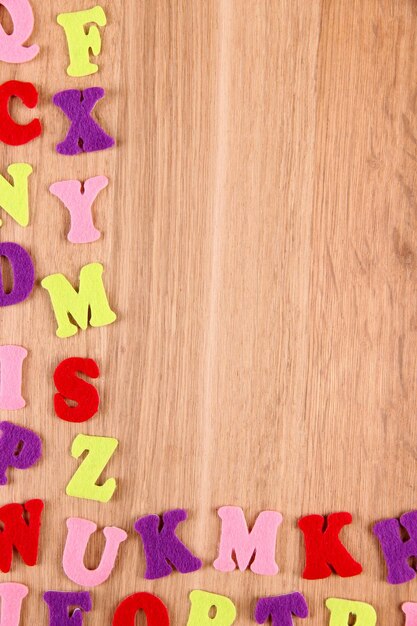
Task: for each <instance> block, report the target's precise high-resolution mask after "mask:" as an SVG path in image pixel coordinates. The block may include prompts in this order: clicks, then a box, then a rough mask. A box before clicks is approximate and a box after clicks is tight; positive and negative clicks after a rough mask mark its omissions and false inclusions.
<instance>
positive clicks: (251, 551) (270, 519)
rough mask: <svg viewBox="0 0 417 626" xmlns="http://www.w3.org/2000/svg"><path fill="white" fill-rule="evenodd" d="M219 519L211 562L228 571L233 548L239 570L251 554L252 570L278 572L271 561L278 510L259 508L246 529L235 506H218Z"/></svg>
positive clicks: (267, 572) (278, 523) (232, 564)
mask: <svg viewBox="0 0 417 626" xmlns="http://www.w3.org/2000/svg"><path fill="white" fill-rule="evenodd" d="M218 515H219V517H220V518H221V520H222V533H221V539H220V548H219V556H218V558H217V559H216V560H215V561H214V563H213V565H214V567H215V568H216V569H218V570H220V571H221V572H231V571H233V570H234V569H235V568H236V563H235V562H234V561H233V559H232V554H233V552H234V553H235V554H236V561H237V564H238V567H239V569H240V571H243V570H245V569H246V568H247V567H248V565H249V562H250V560H251V558H252V556H253V555H255V558H254V560H253V563H252V564H251V566H250V569H251V570H252V572H255V574H265V575H272V574H276V573H277V572H278V565H277V564H276V562H275V544H276V539H277V530H278V526H279V525H280V524H281V522H282V515H281V513H277V512H276V511H262V512H261V513H260V514H259V515H258V517H257V519H256V522H255V525H254V527H253V528H252V530H251V531H250V532H249V530H248V527H247V524H246V520H245V516H244V514H243V511H242V509H241V508H240V507H238V506H222V507H221V508H220V509H219V510H218Z"/></svg>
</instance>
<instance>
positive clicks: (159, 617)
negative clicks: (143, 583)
mask: <svg viewBox="0 0 417 626" xmlns="http://www.w3.org/2000/svg"><path fill="white" fill-rule="evenodd" d="M139 611H143V612H144V613H145V616H146V623H147V626H169V615H168V611H167V608H166V606H165V604H164V603H163V602H162V600H160V599H159V598H158V597H157V596H154V595H153V594H151V593H146V592H142V593H134V594H132V595H131V596H128V597H127V598H125V599H124V600H123V601H122V602H121V603H120V604H119V606H118V607H117V609H116V611H115V613H114V617H113V626H135V623H136V613H138V612H139Z"/></svg>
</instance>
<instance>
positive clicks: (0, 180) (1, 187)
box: [0, 163, 33, 227]
mask: <svg viewBox="0 0 417 626" xmlns="http://www.w3.org/2000/svg"><path fill="white" fill-rule="evenodd" d="M32 172H33V170H32V167H31V166H30V165H29V164H28V163H12V164H11V165H9V167H8V168H7V173H8V174H9V176H11V177H12V179H13V185H12V184H11V183H9V181H8V180H6V179H5V178H4V176H1V175H0V206H1V207H2V208H3V209H4V210H5V211H6V213H8V214H9V215H10V217H12V218H13V219H14V220H15V222H17V223H18V224H19V226H23V227H25V226H27V225H28V224H29V190H28V187H29V184H28V179H29V176H30V175H31V173H32ZM2 224H3V222H2V220H0V226H1V225H2Z"/></svg>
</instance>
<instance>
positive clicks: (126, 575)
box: [0, 0, 417, 626]
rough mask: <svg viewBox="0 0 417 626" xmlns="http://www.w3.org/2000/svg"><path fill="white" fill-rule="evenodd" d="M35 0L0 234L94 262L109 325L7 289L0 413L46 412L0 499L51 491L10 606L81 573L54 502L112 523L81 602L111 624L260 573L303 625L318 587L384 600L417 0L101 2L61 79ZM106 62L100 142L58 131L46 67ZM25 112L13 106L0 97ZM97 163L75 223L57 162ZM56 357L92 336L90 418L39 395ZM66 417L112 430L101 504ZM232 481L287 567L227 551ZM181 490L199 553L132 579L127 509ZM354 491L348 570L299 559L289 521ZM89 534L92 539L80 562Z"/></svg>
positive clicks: (409, 377) (401, 415) (406, 285)
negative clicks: (19, 355) (147, 594)
mask: <svg viewBox="0 0 417 626" xmlns="http://www.w3.org/2000/svg"><path fill="white" fill-rule="evenodd" d="M90 4H91V3H90ZM90 4H89V3H85V2H84V3H83V2H81V0H73V2H68V0H56V1H54V2H50V1H43V2H34V10H35V15H36V26H35V31H34V34H33V37H32V41H33V42H37V43H38V44H39V45H40V46H41V54H40V55H39V56H38V57H37V58H36V59H35V60H34V61H32V62H31V63H29V64H25V65H20V66H9V65H6V64H2V65H1V67H0V78H1V82H4V81H5V80H9V79H13V78H16V79H20V80H31V81H33V82H34V83H35V84H36V85H37V86H38V87H39V89H40V105H39V112H40V115H41V118H42V121H43V124H44V134H43V136H42V138H41V139H40V140H37V141H35V142H33V143H32V144H29V145H27V146H22V147H19V148H6V147H2V148H1V151H2V159H1V162H2V165H1V171H2V172H3V171H4V170H5V169H6V165H8V164H9V163H11V162H16V161H27V162H29V163H31V164H32V165H33V167H34V173H33V175H32V178H31V206H32V220H31V225H30V227H29V228H28V229H25V230H24V229H21V228H19V227H18V226H17V225H16V224H14V223H13V221H12V220H11V219H8V218H7V216H6V218H5V219H4V226H3V227H2V228H1V230H0V237H1V240H2V241H5V240H11V241H16V242H18V243H21V244H22V245H24V246H26V247H27V248H28V249H29V250H30V252H31V254H32V255H33V257H34V259H35V263H36V272H37V277H38V279H39V280H40V279H41V278H43V277H44V276H45V275H47V274H49V273H53V272H55V271H64V272H65V273H66V275H67V276H68V277H69V278H71V280H73V281H74V282H75V281H76V278H77V276H78V272H79V269H80V267H81V266H82V265H84V264H85V263H88V262H92V261H100V262H103V264H104V266H105V275H104V281H105V285H106V288H107V291H108V293H109V299H110V301H111V303H112V305H113V306H114V308H115V309H116V310H117V312H118V316H119V320H118V322H117V323H116V324H114V325H112V326H110V327H107V328H102V329H90V330H88V331H87V332H84V333H83V332H80V333H79V334H78V335H77V336H76V337H73V338H71V339H67V340H60V339H58V338H56V337H55V335H54V331H55V324H54V319H53V315H52V310H51V306H50V302H49V298H48V295H47V293H46V292H45V291H44V290H43V289H41V288H40V287H39V282H38V286H37V288H36V290H35V291H34V293H33V295H32V297H31V298H30V299H29V300H27V301H26V302H25V303H23V304H21V305H19V306H16V307H11V308H10V309H4V310H2V313H1V327H0V329H1V330H0V339H1V343H19V344H22V345H24V346H26V347H27V348H28V350H29V351H30V353H29V357H28V359H27V360H26V363H25V368H24V372H25V377H24V396H25V397H26V398H27V401H28V402H27V407H26V408H25V409H24V410H22V411H20V412H13V413H12V412H10V413H7V412H2V416H1V417H2V419H11V420H12V421H15V422H17V423H19V424H22V425H26V426H29V427H32V428H33V429H34V430H36V431H38V432H40V433H41V434H42V437H43V439H44V442H45V456H44V458H43V460H42V462H41V463H40V464H39V465H37V466H36V467H35V468H34V469H32V470H30V472H27V473H26V474H25V475H23V474H22V473H17V472H15V473H14V474H13V481H12V483H11V484H10V486H8V487H7V488H3V489H2V491H1V494H0V498H1V503H6V502H11V501H25V500H26V499H30V498H33V497H41V498H45V499H46V510H45V515H44V526H43V531H42V538H41V551H40V555H41V556H40V564H39V566H38V567H36V568H33V569H30V568H27V567H24V566H23V565H22V563H21V561H20V559H19V558H16V559H15V562H14V566H13V570H12V572H11V573H10V575H2V577H1V580H2V581H6V580H15V581H20V582H24V583H25V584H27V585H28V586H29V587H30V588H31V593H30V595H29V598H28V599H27V600H26V601H25V602H26V603H25V605H24V610H23V613H22V624H30V623H34V624H35V623H37V624H39V623H42V624H46V623H48V622H47V620H48V617H47V611H46V605H45V604H44V603H43V602H42V600H41V595H42V593H43V591H45V590H47V589H59V590H75V589H76V588H77V587H76V586H75V585H74V584H72V583H71V582H70V581H69V580H67V579H66V577H65V575H64V573H63V571H62V566H61V560H62V551H63V547H64V542H65V538H66V526H65V519H66V518H67V517H69V516H77V515H79V516H85V517H87V518H89V519H91V520H94V521H95V522H97V523H98V524H99V526H101V527H102V526H104V525H117V526H121V527H122V528H124V529H126V530H128V531H129V539H128V540H127V542H126V543H125V544H123V545H122V547H121V552H120V558H119V560H118V562H117V565H116V568H115V570H114V573H113V575H112V577H111V579H110V580H109V581H108V582H107V583H105V584H103V585H102V586H100V587H99V588H97V589H95V590H93V592H92V597H93V604H94V609H93V612H92V613H91V614H90V615H89V616H88V617H86V619H85V624H86V626H87V625H88V624H90V625H92V626H95V625H99V624H100V625H101V624H110V623H111V619H112V615H113V613H114V610H115V608H116V606H117V604H118V602H119V601H120V600H121V599H122V598H123V597H125V596H126V595H128V594H130V593H133V592H135V591H141V590H149V591H152V592H154V593H156V594H157V595H159V596H160V597H161V598H162V599H163V600H164V601H165V602H166V603H167V605H168V606H169V608H170V612H171V617H172V623H173V624H185V623H186V620H187V615H188V611H189V602H188V593H189V591H190V590H192V589H195V588H198V587H200V588H203V589H206V590H209V591H213V592H220V593H224V594H226V595H228V596H229V597H231V598H232V599H233V600H234V601H235V602H236V604H237V607H238V615H239V617H238V623H240V624H243V623H250V622H251V621H252V619H253V618H252V615H253V611H254V607H255V603H256V599H257V597H259V596H261V595H270V594H279V593H286V592H290V591H293V590H296V589H297V590H300V591H302V592H304V593H305V594H306V597H307V598H308V601H309V606H310V612H311V618H310V619H309V622H308V623H309V624H312V625H317V626H318V625H322V624H326V623H328V614H327V611H326V609H325V607H324V600H325V598H327V597H330V596H333V595H336V596H340V597H345V598H352V599H357V600H363V601H368V602H371V603H372V604H373V605H374V606H375V608H376V610H377V612H378V615H379V617H380V622H381V623H383V624H384V623H385V624H391V623H401V621H402V616H401V613H400V609H399V606H400V603H401V602H403V601H406V600H415V599H416V587H415V585H416V583H415V582H414V583H413V582H411V583H409V584H407V585H402V586H400V587H391V586H389V585H387V584H386V583H385V582H384V578H385V568H384V562H383V558H382V556H381V553H380V552H379V550H378V545H377V542H376V539H374V538H373V536H372V533H371V526H372V523H373V522H375V521H377V520H379V519H381V518H383V517H387V516H398V515H400V514H401V513H402V512H405V511H407V510H410V509H413V508H415V507H416V497H417V496H416V487H415V485H416V479H415V471H416V455H417V443H416V440H415V436H416V428H415V421H414V420H415V404H416V403H415V394H416V391H417V387H416V382H415V381H416V374H417V365H416V359H415V353H416V350H417V297H416V291H415V279H416V267H417V264H416V263H417V261H416V254H417V230H416V226H417V195H416V193H417V192H416V184H417V180H416V160H417V152H416V146H417V83H416V76H417V55H416V27H417V4H416V3H415V1H414V0H402V1H401V2H395V1H394V0H337V1H336V0H313V1H311V2H306V1H305V0H182V1H180V0H124V1H123V2H111V1H110V0H102V1H101V4H102V6H103V8H104V9H105V11H106V14H107V17H108V26H107V27H106V29H105V33H104V36H103V52H102V54H101V56H100V60H99V64H100V72H99V74H97V75H95V76H90V77H86V78H81V79H72V78H69V77H68V76H67V75H66V73H65V68H66V66H67V63H68V55H67V49H66V42H65V37H64V34H63V32H62V31H61V29H60V27H59V26H58V25H57V24H56V21H55V20H56V15H57V14H58V13H59V12H61V11H68V10H78V9H83V8H88V7H89V6H90ZM95 85H100V86H103V87H104V88H105V90H106V94H107V95H106V98H105V100H104V101H102V103H100V104H99V105H98V106H97V109H96V112H97V119H98V120H99V121H100V122H101V123H102V125H103V126H104V128H105V129H106V130H107V131H108V132H109V133H110V134H112V135H113V136H115V137H116V138H117V147H116V148H115V149H113V150H110V151H106V152H101V153H95V154H86V155H82V156H77V157H62V156H60V155H58V154H56V153H55V151H54V146H55V144H56V143H57V142H58V141H59V140H60V139H61V138H63V137H64V135H65V132H66V129H67V120H66V119H65V117H64V116H63V114H62V113H61V112H60V111H59V110H58V109H56V108H55V107H54V106H53V105H52V102H51V99H52V96H53V94H54V93H55V92H57V91H59V90H62V89H69V88H85V87H89V86H95ZM15 110H16V115H17V116H18V117H19V119H22V120H23V119H30V115H28V114H26V113H25V112H21V109H18V107H16V109H15ZM98 174H105V175H107V176H108V177H109V179H110V185H109V187H108V188H107V189H106V190H105V191H103V192H102V193H101V194H100V196H99V197H98V199H97V201H96V203H95V207H94V214H95V221H96V224H97V226H98V227H99V228H100V229H101V230H102V231H103V233H104V236H103V238H102V239H101V240H100V241H98V242H97V243H94V244H91V245H86V246H76V245H73V244H70V243H69V242H68V241H67V240H66V238H65V234H66V232H67V229H68V224H69V218H68V215H67V212H66V211H65V209H64V208H63V207H62V205H61V204H60V203H59V201H58V200H57V199H56V198H55V197H53V196H52V195H51V194H49V192H48V187H49V185H50V184H51V183H52V182H55V181H57V180H61V179H65V178H80V179H85V178H88V177H90V176H94V175H98ZM68 356H89V357H93V358H95V359H97V361H98V362H99V364H100V368H101V372H102V376H101V378H100V381H99V383H98V387H99V390H100V395H101V400H102V404H101V409H100V413H99V415H98V416H97V417H95V418H94V419H93V420H91V421H90V422H88V423H87V424H85V425H83V426H81V427H80V426H79V425H76V424H65V423H61V422H60V421H59V420H58V419H57V418H56V417H55V415H54V411H53V404H52V397H53V393H54V387H53V382H52V374H53V371H54V368H55V366H56V365H57V363H58V362H60V360H62V359H63V358H65V357H68ZM79 432H84V433H89V434H96V435H109V436H115V437H117V438H118V439H119V441H120V447H119V451H118V453H117V454H116V455H115V456H114V457H113V459H112V461H111V463H110V464H109V466H108V469H107V471H106V476H112V475H114V476H116V477H117V479H118V489H117V492H116V495H115V497H114V498H113V500H112V501H111V502H110V503H109V504H107V505H102V504H99V503H93V502H87V501H82V500H77V499H74V498H69V497H67V496H66V495H65V485H66V484H67V482H68V480H69V478H70V476H71V475H72V473H73V471H74V470H75V468H76V467H77V465H78V463H77V462H76V461H75V460H74V459H72V458H71V456H70V453H69V448H70V445H71V442H72V440H73V438H74V437H75V435H76V434H77V433H79ZM224 504H236V505H240V506H242V507H243V508H244V510H245V512H246V515H247V519H248V521H249V522H251V523H253V521H254V520H255V518H256V515H257V514H258V512H259V511H260V510H262V509H265V508H272V509H276V510H279V511H280V512H282V514H283V515H284V522H283V525H282V527H281V529H280V530H279V533H278V544H277V561H278V564H279V566H280V569H281V571H280V573H279V574H278V575H277V576H274V577H260V576H256V575H255V574H252V573H251V572H249V571H247V572H244V573H239V572H235V573H231V574H222V573H219V572H216V571H215V570H214V569H213V568H212V566H211V563H212V562H213V560H214V559H215V557H216V555H217V541H218V538H219V528H220V525H219V521H218V520H217V517H216V509H217V508H218V507H219V506H221V505H224ZM177 506H182V507H185V508H187V509H188V510H189V521H188V522H187V523H186V524H184V527H183V530H182V537H183V538H184V540H185V541H186V542H187V543H188V544H189V546H190V547H191V548H192V549H193V551H194V552H195V553H196V554H198V555H199V556H201V557H202V558H203V559H204V563H205V566H204V568H203V569H202V570H201V571H199V572H196V573H194V574H190V575H187V576H181V575H178V574H175V575H173V576H171V577H169V578H167V579H164V580H159V581H154V582H150V581H145V580H144V578H143V573H144V557H143V551H142V546H141V541H140V538H139V537H138V536H136V534H135V533H134V532H133V523H134V521H135V520H136V518H137V517H139V516H140V515H144V514H147V513H155V512H162V511H163V510H166V509H169V508H171V507H177ZM337 510H348V511H351V512H352V514H353V515H354V519H355V522H354V524H353V525H352V526H351V527H350V528H349V530H348V531H346V533H345V535H344V537H345V538H346V543H347V545H348V546H349V548H350V549H351V551H352V553H353V554H354V555H355V556H357V557H358V558H360V560H361V562H362V563H363V566H364V573H363V575H362V576H359V577H356V578H352V579H349V580H342V579H340V578H338V577H335V576H333V577H332V578H331V579H328V580H325V581H304V580H302V578H301V572H302V568H303V561H304V549H303V543H302V537H301V533H300V531H299V530H298V529H297V527H296V520H297V518H299V517H300V516H302V515H304V514H308V513H322V514H325V513H328V512H331V511H337ZM102 546H103V538H102V537H100V536H98V537H97V538H95V539H94V541H93V542H92V544H91V549H90V552H89V562H90V564H91V565H93V564H94V563H96V560H97V556H98V555H99V554H100V550H101V548H102Z"/></svg>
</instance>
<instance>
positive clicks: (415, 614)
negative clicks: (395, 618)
mask: <svg viewBox="0 0 417 626" xmlns="http://www.w3.org/2000/svg"><path fill="white" fill-rule="evenodd" d="M401 609H402V612H403V613H404V615H405V626H417V602H404V604H402V605H401Z"/></svg>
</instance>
